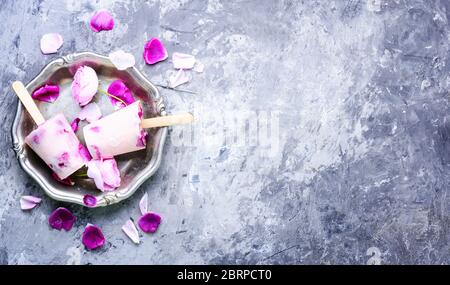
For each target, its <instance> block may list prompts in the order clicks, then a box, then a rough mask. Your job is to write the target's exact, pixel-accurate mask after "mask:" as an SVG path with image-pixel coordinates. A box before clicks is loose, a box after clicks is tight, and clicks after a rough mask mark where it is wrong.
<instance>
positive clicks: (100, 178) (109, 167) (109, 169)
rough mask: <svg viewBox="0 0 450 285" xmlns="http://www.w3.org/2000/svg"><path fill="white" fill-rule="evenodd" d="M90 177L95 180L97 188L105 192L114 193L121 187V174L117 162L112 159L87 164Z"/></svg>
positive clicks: (92, 161)
mask: <svg viewBox="0 0 450 285" xmlns="http://www.w3.org/2000/svg"><path fill="white" fill-rule="evenodd" d="M87 166H88V171H87V175H88V177H90V178H92V179H94V183H95V186H96V187H97V188H98V189H99V190H100V191H103V192H108V191H113V190H114V189H116V188H117V187H119V186H120V172H119V169H118V168H117V163H116V161H115V160H114V159H113V158H111V159H104V160H91V161H89V162H88V164H87Z"/></svg>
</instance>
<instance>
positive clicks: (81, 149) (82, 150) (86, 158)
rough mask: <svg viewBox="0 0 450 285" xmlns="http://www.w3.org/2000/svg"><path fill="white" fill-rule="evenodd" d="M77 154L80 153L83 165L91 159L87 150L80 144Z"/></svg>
mask: <svg viewBox="0 0 450 285" xmlns="http://www.w3.org/2000/svg"><path fill="white" fill-rule="evenodd" d="M78 152H79V153H80V155H81V157H82V158H83V160H84V162H85V163H87V162H89V161H90V160H91V159H92V156H91V154H90V153H89V151H88V149H87V148H86V147H85V146H84V145H83V144H81V143H80V144H79V145H78Z"/></svg>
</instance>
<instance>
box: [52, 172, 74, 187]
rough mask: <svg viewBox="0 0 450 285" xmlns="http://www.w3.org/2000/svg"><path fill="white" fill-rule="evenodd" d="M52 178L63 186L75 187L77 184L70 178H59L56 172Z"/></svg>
mask: <svg viewBox="0 0 450 285" xmlns="http://www.w3.org/2000/svg"><path fill="white" fill-rule="evenodd" d="M52 177H53V179H55V180H56V181H58V182H59V183H61V184H63V185H67V186H73V185H75V182H73V180H72V179H70V177H67V178H64V179H61V178H59V176H58V174H56V173H55V172H52Z"/></svg>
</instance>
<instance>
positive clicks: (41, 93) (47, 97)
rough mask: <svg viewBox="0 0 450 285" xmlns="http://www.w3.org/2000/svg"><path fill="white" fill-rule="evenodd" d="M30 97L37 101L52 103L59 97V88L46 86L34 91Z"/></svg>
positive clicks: (50, 85)
mask: <svg viewBox="0 0 450 285" xmlns="http://www.w3.org/2000/svg"><path fill="white" fill-rule="evenodd" d="M31 97H33V99H36V100H39V101H44V102H48V103H53V102H55V100H56V99H58V97H59V86H58V85H53V84H46V85H44V86H41V87H39V88H38V89H36V90H35V91H34V92H33V94H31Z"/></svg>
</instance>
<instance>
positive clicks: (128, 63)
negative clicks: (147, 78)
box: [108, 50, 136, 70]
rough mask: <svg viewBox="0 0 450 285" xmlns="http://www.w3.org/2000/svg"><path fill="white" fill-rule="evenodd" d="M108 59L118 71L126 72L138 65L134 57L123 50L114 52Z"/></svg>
mask: <svg viewBox="0 0 450 285" xmlns="http://www.w3.org/2000/svg"><path fill="white" fill-rule="evenodd" d="M108 57H109V60H111V62H112V63H113V64H114V66H115V67H116V68H117V69H118V70H125V69H127V68H130V67H132V66H134V65H135V64H136V60H135V59H134V55H132V54H131V53H127V52H124V51H123V50H118V51H115V52H112V53H110V54H109V55H108Z"/></svg>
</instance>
